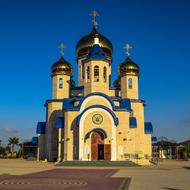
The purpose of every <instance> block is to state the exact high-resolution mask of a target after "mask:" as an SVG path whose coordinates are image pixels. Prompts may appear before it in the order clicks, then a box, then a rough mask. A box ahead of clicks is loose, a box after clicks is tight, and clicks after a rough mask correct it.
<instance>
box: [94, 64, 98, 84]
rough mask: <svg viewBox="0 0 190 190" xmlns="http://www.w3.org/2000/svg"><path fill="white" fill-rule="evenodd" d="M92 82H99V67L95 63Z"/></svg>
mask: <svg viewBox="0 0 190 190" xmlns="http://www.w3.org/2000/svg"><path fill="white" fill-rule="evenodd" d="M94 82H99V67H98V66H97V65H96V66H95V67H94Z"/></svg>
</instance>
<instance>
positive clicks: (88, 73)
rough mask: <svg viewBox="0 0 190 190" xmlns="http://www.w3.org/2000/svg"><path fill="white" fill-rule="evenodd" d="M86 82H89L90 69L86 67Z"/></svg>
mask: <svg viewBox="0 0 190 190" xmlns="http://www.w3.org/2000/svg"><path fill="white" fill-rule="evenodd" d="M86 75H87V81H89V80H90V67H89V66H88V67H87V69H86Z"/></svg>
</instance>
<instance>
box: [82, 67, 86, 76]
mask: <svg viewBox="0 0 190 190" xmlns="http://www.w3.org/2000/svg"><path fill="white" fill-rule="evenodd" d="M84 74H85V70H84V64H82V79H84Z"/></svg>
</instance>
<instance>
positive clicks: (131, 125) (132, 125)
mask: <svg viewBox="0 0 190 190" xmlns="http://www.w3.org/2000/svg"><path fill="white" fill-rule="evenodd" d="M129 128H131V129H134V128H137V119H136V117H129Z"/></svg>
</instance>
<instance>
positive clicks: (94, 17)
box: [90, 10, 99, 28]
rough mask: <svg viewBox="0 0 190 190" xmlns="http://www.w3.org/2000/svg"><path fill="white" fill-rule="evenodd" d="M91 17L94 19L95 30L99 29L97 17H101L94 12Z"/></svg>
mask: <svg viewBox="0 0 190 190" xmlns="http://www.w3.org/2000/svg"><path fill="white" fill-rule="evenodd" d="M90 16H92V17H93V19H92V23H93V26H94V27H95V28H98V22H97V20H96V17H97V16H99V14H98V12H97V11H95V10H94V11H92V12H91V13H90Z"/></svg>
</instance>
